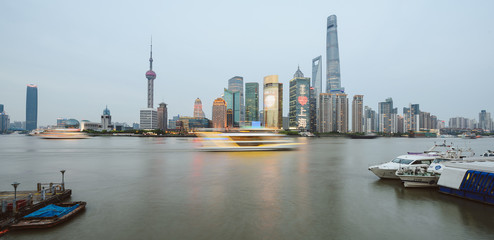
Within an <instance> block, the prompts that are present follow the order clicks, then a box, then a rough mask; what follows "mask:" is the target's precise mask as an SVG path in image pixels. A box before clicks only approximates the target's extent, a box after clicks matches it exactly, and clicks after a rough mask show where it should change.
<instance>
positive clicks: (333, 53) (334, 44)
mask: <svg viewBox="0 0 494 240" xmlns="http://www.w3.org/2000/svg"><path fill="white" fill-rule="evenodd" d="M326 31H327V32H326V33H327V35H326V92H327V93H332V92H340V93H342V92H344V91H345V89H344V88H342V87H341V77H340V54H339V48H338V31H337V24H336V15H331V16H329V17H328V21H327V25H326Z"/></svg>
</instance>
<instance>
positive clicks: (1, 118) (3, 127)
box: [0, 104, 10, 134]
mask: <svg viewBox="0 0 494 240" xmlns="http://www.w3.org/2000/svg"><path fill="white" fill-rule="evenodd" d="M9 125H10V119H9V115H7V113H5V111H4V109H3V104H0V134H2V133H5V132H7V130H8V129H9Z"/></svg>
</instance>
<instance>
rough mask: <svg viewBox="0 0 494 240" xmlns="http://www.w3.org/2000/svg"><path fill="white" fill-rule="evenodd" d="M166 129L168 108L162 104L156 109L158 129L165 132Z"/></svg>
mask: <svg viewBox="0 0 494 240" xmlns="http://www.w3.org/2000/svg"><path fill="white" fill-rule="evenodd" d="M167 128H168V108H167V105H166V103H164V102H162V103H160V104H159V107H158V129H160V130H163V131H166V129H167Z"/></svg>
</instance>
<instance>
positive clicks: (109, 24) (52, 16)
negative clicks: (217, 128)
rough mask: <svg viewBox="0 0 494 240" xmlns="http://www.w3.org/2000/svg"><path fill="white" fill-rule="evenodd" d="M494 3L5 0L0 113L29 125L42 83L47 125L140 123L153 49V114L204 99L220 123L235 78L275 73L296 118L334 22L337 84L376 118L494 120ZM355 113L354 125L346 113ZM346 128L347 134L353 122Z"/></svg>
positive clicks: (0, 8) (186, 110)
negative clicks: (392, 112) (296, 83)
mask: <svg viewBox="0 0 494 240" xmlns="http://www.w3.org/2000/svg"><path fill="white" fill-rule="evenodd" d="M491 9H494V2H491V1H473V2H468V3H467V2H463V1H434V2H429V1H414V2H397V1H372V2H366V1H333V2H328V1H305V2H298V1H269V2H264V1H249V2H240V3H238V2H229V1H208V2H203V1H187V2H162V1H140V2H131V1H128V2H121V1H105V2H99V1H84V2H66V1H61V0H55V1H50V2H38V1H33V0H30V1H22V2H17V1H14V2H12V1H4V2H1V3H0V20H1V21H0V30H1V32H2V33H4V34H3V37H2V38H0V45H1V46H3V49H2V55H1V57H0V104H4V107H5V112H7V113H8V114H9V115H10V119H11V122H13V121H25V111H26V109H25V103H26V85H27V84H36V85H38V126H42V125H54V124H56V118H58V117H64V118H75V119H78V120H90V121H96V122H99V121H100V116H101V114H102V112H103V110H104V109H105V107H106V106H108V109H110V111H111V115H112V121H113V122H127V123H128V124H129V125H131V124H132V123H133V122H139V110H140V109H142V108H145V107H146V101H147V100H146V98H147V79H146V77H145V73H146V71H147V70H148V69H149V61H148V60H149V44H150V38H151V36H152V38H153V59H154V62H153V70H154V71H155V72H156V74H157V78H156V80H155V82H154V89H155V90H154V105H155V107H156V106H158V104H159V103H160V102H165V103H167V104H168V118H169V119H170V118H172V117H173V116H175V115H177V114H180V115H183V116H192V115H193V106H194V101H195V99H196V98H200V99H201V100H202V104H203V111H204V112H205V114H206V117H208V118H211V109H212V103H213V101H214V99H216V98H217V97H220V96H221V94H222V93H223V89H224V88H225V87H227V86H228V79H230V78H231V77H233V76H242V77H243V78H244V84H245V83H246V82H258V83H259V84H260V89H259V90H260V95H261V96H260V109H262V80H263V77H264V76H267V75H273V74H276V75H279V80H280V82H281V83H283V85H284V89H283V92H284V102H283V105H284V112H283V115H284V116H287V115H288V92H289V91H288V85H289V80H290V79H292V77H293V74H294V73H295V71H296V70H297V67H298V66H300V69H301V71H302V72H303V73H304V75H305V77H312V76H311V75H312V69H311V60H312V59H313V58H315V57H317V56H319V55H322V63H323V66H324V67H323V89H325V82H326V81H325V73H326V67H325V66H326V45H325V42H326V31H325V29H326V18H327V17H328V16H329V15H332V14H334V15H336V16H337V17H338V38H339V39H338V40H339V51H340V52H339V54H340V61H341V62H340V66H341V85H342V87H344V88H345V90H346V93H347V94H348V99H349V102H350V109H351V101H352V98H353V95H356V94H361V95H364V106H369V107H371V108H373V109H374V110H376V111H377V106H378V102H383V101H385V99H386V98H388V97H391V98H393V101H394V107H397V108H398V113H399V114H400V115H401V114H402V109H403V107H408V104H409V103H414V104H420V110H422V111H425V112H430V113H431V114H433V115H436V116H437V117H438V118H439V119H440V120H444V121H446V124H447V121H448V119H449V118H451V117H457V116H462V117H466V118H470V119H477V120H478V114H479V112H480V111H481V110H487V111H488V112H494V104H493V103H492V101H489V99H490V98H489V95H490V94H491V91H492V88H493V87H494V83H493V81H492V79H493V78H494V70H493V69H492V67H491V65H492V63H493V60H494V46H493V44H492V43H493V42H494V31H493V28H494V27H493V26H492V24H491V23H493V22H494V16H493V15H492V14H491V12H492V10H491ZM350 115H351V113H350ZM350 125H351V124H350Z"/></svg>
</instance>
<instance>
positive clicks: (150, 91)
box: [146, 41, 156, 108]
mask: <svg viewBox="0 0 494 240" xmlns="http://www.w3.org/2000/svg"><path fill="white" fill-rule="evenodd" d="M146 78H147V79H148V108H153V92H154V79H156V73H155V72H154V71H153V42H152V41H151V53H150V57H149V71H147V72H146Z"/></svg>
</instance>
